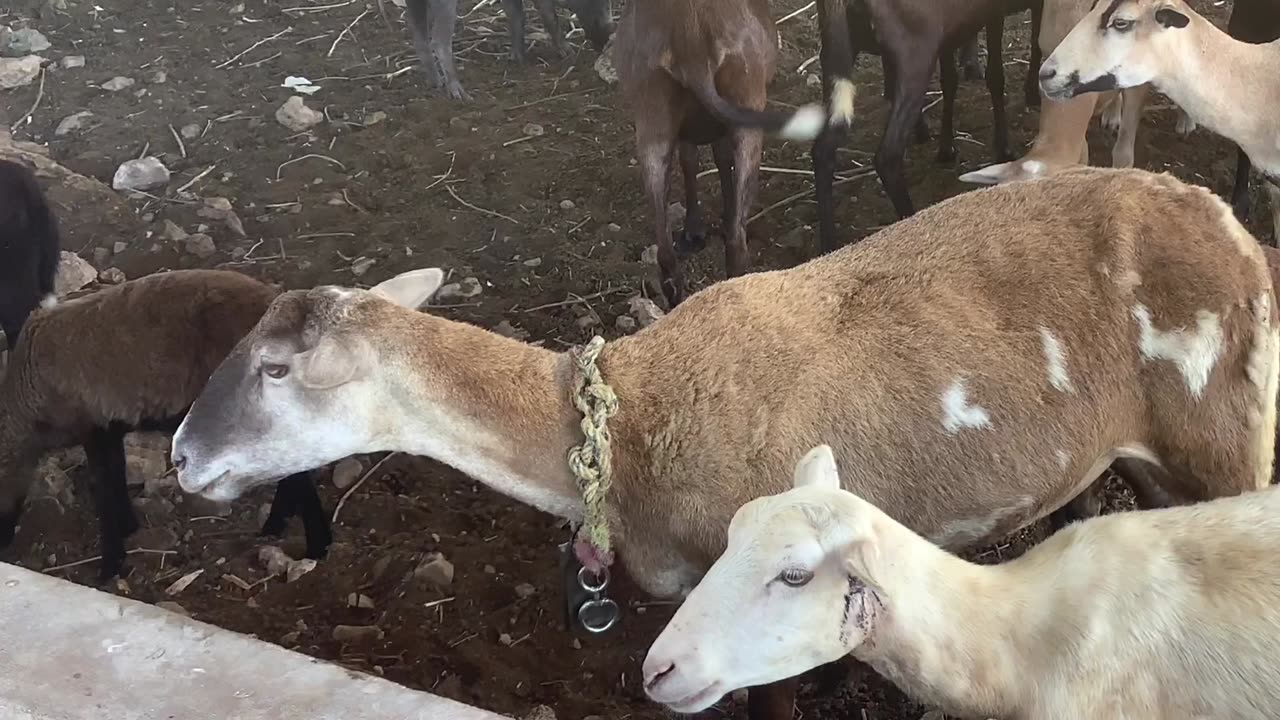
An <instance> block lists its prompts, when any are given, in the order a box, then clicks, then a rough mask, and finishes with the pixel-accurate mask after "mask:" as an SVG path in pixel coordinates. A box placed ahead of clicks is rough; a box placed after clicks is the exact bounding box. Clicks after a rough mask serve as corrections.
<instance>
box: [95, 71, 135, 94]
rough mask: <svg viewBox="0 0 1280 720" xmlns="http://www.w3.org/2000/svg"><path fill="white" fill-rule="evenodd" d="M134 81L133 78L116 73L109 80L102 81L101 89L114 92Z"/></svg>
mask: <svg viewBox="0 0 1280 720" xmlns="http://www.w3.org/2000/svg"><path fill="white" fill-rule="evenodd" d="M134 82H136V81H135V80H134V79H133V78H128V77H125V76H123V75H117V76H115V77H113V78H111V79H110V80H108V81H106V82H104V83H102V89H103V90H106V91H107V92H116V91H118V90H123V89H125V88H127V87H129V86H130V85H132V84H133V83H134Z"/></svg>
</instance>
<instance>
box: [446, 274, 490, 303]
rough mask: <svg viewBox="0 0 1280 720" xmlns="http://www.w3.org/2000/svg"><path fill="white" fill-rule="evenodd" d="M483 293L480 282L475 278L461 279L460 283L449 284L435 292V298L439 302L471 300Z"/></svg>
mask: <svg viewBox="0 0 1280 720" xmlns="http://www.w3.org/2000/svg"><path fill="white" fill-rule="evenodd" d="M483 291H484V287H483V286H481V285H480V281H479V280H477V279H476V278H473V277H469V278H463V279H462V282H456V283H449V284H448V285H445V286H444V287H442V288H440V289H439V290H437V291H436V295H435V296H436V298H437V299H439V300H450V299H455V298H456V299H460V300H466V299H468V298H473V297H475V296H477V295H479V294H480V293H481V292H483Z"/></svg>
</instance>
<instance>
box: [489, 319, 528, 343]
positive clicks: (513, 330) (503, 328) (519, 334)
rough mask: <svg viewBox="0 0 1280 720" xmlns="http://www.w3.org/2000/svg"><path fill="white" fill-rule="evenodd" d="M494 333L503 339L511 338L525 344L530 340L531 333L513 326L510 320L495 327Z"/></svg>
mask: <svg viewBox="0 0 1280 720" xmlns="http://www.w3.org/2000/svg"><path fill="white" fill-rule="evenodd" d="M493 331H494V332H496V333H498V334H499V335H501V336H503V337H509V338H511V339H512V340H520V341H522V342H523V341H525V340H528V339H529V331H527V330H525V329H524V328H518V327H516V326H515V325H512V324H511V322H510V321H508V320H503V321H502V322H500V323H498V324H497V325H495V326H494V328H493Z"/></svg>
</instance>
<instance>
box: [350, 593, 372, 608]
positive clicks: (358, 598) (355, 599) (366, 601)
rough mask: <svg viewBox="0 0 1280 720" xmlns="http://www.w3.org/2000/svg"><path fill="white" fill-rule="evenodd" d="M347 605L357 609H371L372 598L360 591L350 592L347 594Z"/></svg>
mask: <svg viewBox="0 0 1280 720" xmlns="http://www.w3.org/2000/svg"><path fill="white" fill-rule="evenodd" d="M347 607H353V608H356V609H358V610H372V609H373V598H371V597H369V596H368V595H364V594H362V593H351V594H350V595H348V596H347Z"/></svg>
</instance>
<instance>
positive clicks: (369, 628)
mask: <svg viewBox="0 0 1280 720" xmlns="http://www.w3.org/2000/svg"><path fill="white" fill-rule="evenodd" d="M382 636H383V632H382V628H380V627H378V626H377V625H337V626H335V627H334V628H333V639H334V640H335V641H337V642H340V643H366V642H376V641H378V640H381V639H382Z"/></svg>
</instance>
